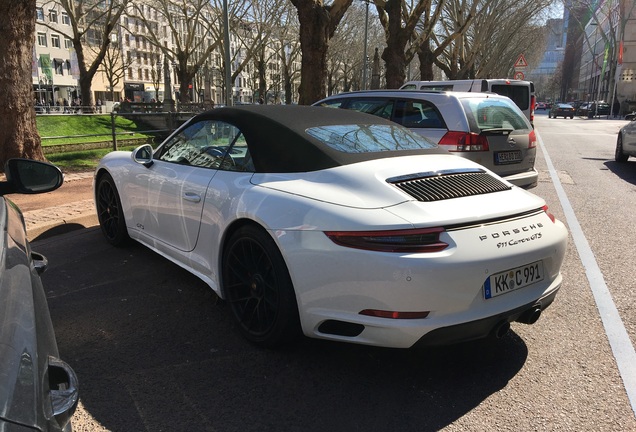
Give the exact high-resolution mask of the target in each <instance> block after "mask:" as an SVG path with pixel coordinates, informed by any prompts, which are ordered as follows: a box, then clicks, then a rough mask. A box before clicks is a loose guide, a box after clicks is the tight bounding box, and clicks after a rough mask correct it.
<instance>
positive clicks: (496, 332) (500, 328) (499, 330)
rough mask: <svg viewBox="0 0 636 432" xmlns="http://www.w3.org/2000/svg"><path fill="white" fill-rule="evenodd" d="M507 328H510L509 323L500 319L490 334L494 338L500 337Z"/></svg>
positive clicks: (505, 332) (504, 333)
mask: <svg viewBox="0 0 636 432" xmlns="http://www.w3.org/2000/svg"><path fill="white" fill-rule="evenodd" d="M508 330H510V323H509V322H508V321H500V322H499V323H497V325H496V326H495V327H493V329H492V331H491V332H490V335H491V336H492V337H494V338H496V339H501V338H502V337H504V336H505V335H506V334H507V333H508Z"/></svg>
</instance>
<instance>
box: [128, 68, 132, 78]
mask: <svg viewBox="0 0 636 432" xmlns="http://www.w3.org/2000/svg"><path fill="white" fill-rule="evenodd" d="M128 78H129V79H133V68H131V67H129V68H128Z"/></svg>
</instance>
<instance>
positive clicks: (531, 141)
mask: <svg viewBox="0 0 636 432" xmlns="http://www.w3.org/2000/svg"><path fill="white" fill-rule="evenodd" d="M536 146H537V134H535V133H534V130H532V131H530V134H529V135H528V148H529V149H531V148H535V147H536Z"/></svg>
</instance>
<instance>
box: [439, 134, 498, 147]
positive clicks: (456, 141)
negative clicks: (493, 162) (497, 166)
mask: <svg viewBox="0 0 636 432" xmlns="http://www.w3.org/2000/svg"><path fill="white" fill-rule="evenodd" d="M438 144H439V145H441V146H444V147H446V150H448V151H452V152H475V151H488V138H486V137H485V136H483V135H478V134H476V133H473V132H456V131H448V132H446V134H444V136H443V137H442V139H441V140H440V141H439V143H438Z"/></svg>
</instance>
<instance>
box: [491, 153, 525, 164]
mask: <svg viewBox="0 0 636 432" xmlns="http://www.w3.org/2000/svg"><path fill="white" fill-rule="evenodd" d="M519 162H521V150H515V151H506V152H496V153H495V163H496V164H498V165H504V164H513V163H519Z"/></svg>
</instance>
